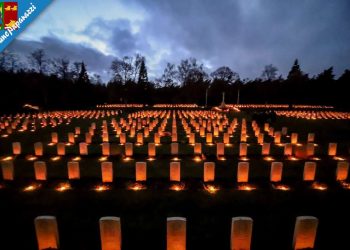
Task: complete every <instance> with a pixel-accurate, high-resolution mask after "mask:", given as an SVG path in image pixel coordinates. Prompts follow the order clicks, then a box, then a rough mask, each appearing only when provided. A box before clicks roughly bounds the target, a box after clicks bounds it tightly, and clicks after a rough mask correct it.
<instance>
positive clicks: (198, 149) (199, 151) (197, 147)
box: [194, 143, 202, 155]
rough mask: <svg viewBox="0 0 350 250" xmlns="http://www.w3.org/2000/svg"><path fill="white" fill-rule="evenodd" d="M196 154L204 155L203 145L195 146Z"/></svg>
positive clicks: (197, 144)
mask: <svg viewBox="0 0 350 250" xmlns="http://www.w3.org/2000/svg"><path fill="white" fill-rule="evenodd" d="M194 154H195V155H201V154H202V143H196V144H194Z"/></svg>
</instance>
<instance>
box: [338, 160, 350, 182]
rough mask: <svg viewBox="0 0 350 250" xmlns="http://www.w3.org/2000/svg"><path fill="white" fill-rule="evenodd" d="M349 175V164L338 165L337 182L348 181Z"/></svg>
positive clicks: (340, 163) (340, 162)
mask: <svg viewBox="0 0 350 250" xmlns="http://www.w3.org/2000/svg"><path fill="white" fill-rule="evenodd" d="M348 173H349V162H347V161H339V162H338V164H337V171H336V179H337V181H346V179H347V178H348Z"/></svg>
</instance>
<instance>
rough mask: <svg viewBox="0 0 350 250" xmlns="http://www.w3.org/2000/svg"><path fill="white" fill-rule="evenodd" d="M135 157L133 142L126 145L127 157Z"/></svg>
mask: <svg viewBox="0 0 350 250" xmlns="http://www.w3.org/2000/svg"><path fill="white" fill-rule="evenodd" d="M132 155H133V144H132V143H131V142H127V143H125V156H126V157H131V156H132Z"/></svg>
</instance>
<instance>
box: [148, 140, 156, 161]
mask: <svg viewBox="0 0 350 250" xmlns="http://www.w3.org/2000/svg"><path fill="white" fill-rule="evenodd" d="M148 156H149V157H155V156H156V144H154V143H151V142H150V143H148Z"/></svg>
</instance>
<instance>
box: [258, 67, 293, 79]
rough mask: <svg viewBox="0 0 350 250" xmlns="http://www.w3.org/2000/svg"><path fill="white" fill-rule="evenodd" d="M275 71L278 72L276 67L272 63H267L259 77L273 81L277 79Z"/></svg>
mask: <svg viewBox="0 0 350 250" xmlns="http://www.w3.org/2000/svg"><path fill="white" fill-rule="evenodd" d="M299 70H300V68H299ZM277 72H278V69H277V68H276V67H275V66H273V65H272V64H269V65H266V66H265V67H264V70H263V72H262V74H261V77H262V78H263V79H265V80H269V81H273V80H276V79H277Z"/></svg>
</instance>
